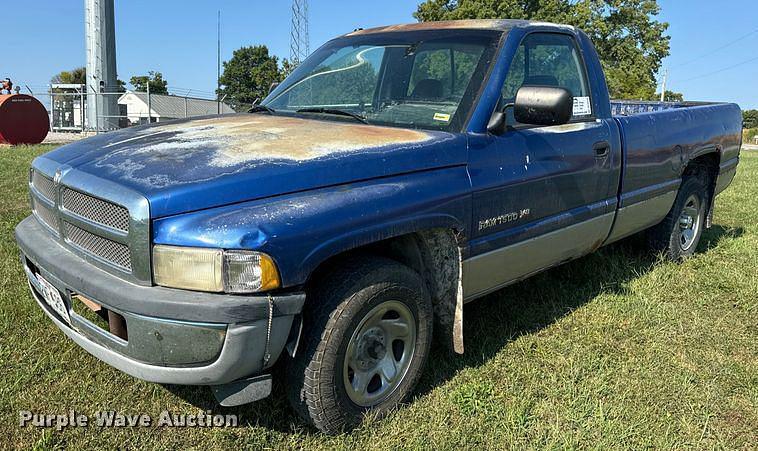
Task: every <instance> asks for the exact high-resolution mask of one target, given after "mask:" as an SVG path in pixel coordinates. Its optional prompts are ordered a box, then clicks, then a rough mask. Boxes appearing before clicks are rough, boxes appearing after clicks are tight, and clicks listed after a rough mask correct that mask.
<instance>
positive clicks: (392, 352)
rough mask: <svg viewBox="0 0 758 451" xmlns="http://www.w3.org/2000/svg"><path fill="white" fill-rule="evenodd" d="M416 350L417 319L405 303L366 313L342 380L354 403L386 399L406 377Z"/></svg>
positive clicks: (371, 403)
mask: <svg viewBox="0 0 758 451" xmlns="http://www.w3.org/2000/svg"><path fill="white" fill-rule="evenodd" d="M415 350H416V318H415V317H414V315H413V313H412V312H411V311H410V309H409V308H408V307H406V305H405V304H403V303H401V302H398V301H386V302H383V303H381V304H379V305H377V306H376V307H374V308H373V309H371V311H370V312H368V313H367V314H366V316H364V317H363V319H362V320H361V322H360V323H359V324H358V327H357V328H356V329H355V332H353V335H352V337H350V342H348V345H347V351H346V352H345V362H344V368H343V372H342V374H343V381H344V384H345V391H346V392H347V395H348V397H349V398H350V400H351V401H353V402H354V403H355V404H357V405H359V406H362V407H371V406H375V405H377V404H380V403H381V402H382V401H384V400H385V399H387V398H388V397H389V396H390V395H392V393H394V391H395V390H396V389H397V387H398V386H399V385H400V382H402V380H403V379H404V378H405V375H406V373H407V372H408V368H409V367H410V363H411V360H412V359H413V355H414V352H415Z"/></svg>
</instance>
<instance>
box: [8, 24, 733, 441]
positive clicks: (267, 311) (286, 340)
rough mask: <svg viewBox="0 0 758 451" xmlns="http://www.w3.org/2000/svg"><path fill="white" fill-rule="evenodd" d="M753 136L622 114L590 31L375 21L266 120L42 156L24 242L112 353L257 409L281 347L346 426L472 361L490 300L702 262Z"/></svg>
mask: <svg viewBox="0 0 758 451" xmlns="http://www.w3.org/2000/svg"><path fill="white" fill-rule="evenodd" d="M612 105H613V106H612ZM612 108H613V109H614V110H616V111H617V115H613V114H612ZM740 129H741V115H740V109H739V107H738V106H736V105H733V104H705V103H679V104H664V103H661V104H657V103H643V104H639V103H638V104H634V105H632V104H625V103H613V104H612V102H611V101H610V99H609V96H608V90H607V88H606V81H605V77H604V75H603V71H602V68H601V65H600V61H599V60H598V56H597V54H596V52H595V50H594V48H593V46H592V44H591V42H590V40H589V39H588V37H587V35H586V34H584V33H583V32H582V31H580V30H577V29H576V28H573V27H570V26H562V25H554V24H548V23H538V22H527V21H513V20H485V21H456V22H439V23H421V24H412V25H399V26H390V27H385V28H376V29H371V30H356V31H355V32H353V33H349V34H347V35H344V36H341V37H339V38H336V39H334V40H332V41H330V42H328V43H326V44H325V45H324V46H322V47H321V48H320V49H318V50H317V51H316V52H315V53H313V54H312V55H311V56H310V57H309V58H308V59H307V60H306V61H304V62H303V63H302V64H301V65H300V66H299V67H298V68H297V69H296V70H295V71H294V72H293V73H292V74H291V75H290V76H289V77H287V79H286V80H285V81H284V82H282V83H281V84H280V85H278V86H277V87H275V88H274V89H273V90H272V92H271V93H270V94H269V95H268V97H267V98H266V99H264V101H263V102H261V103H260V104H259V105H256V106H254V107H253V108H252V109H251V110H250V111H249V112H248V113H246V114H236V115H227V116H218V117H205V118H200V119H194V120H180V121H177V122H172V123H167V124H152V125H148V126H142V127H135V128H131V129H127V130H122V131H118V132H113V133H107V134H102V135H99V136H96V137H93V138H90V139H87V140H83V141H80V142H77V143H73V144H69V145H66V146H63V147H60V148H58V149H56V150H54V151H52V152H49V153H47V154H45V155H43V156H40V157H38V158H37V159H35V160H34V162H33V164H32V168H31V171H30V174H29V190H30V197H31V207H32V211H33V215H32V216H31V217H29V218H26V219H25V220H24V221H22V222H21V223H20V224H19V225H18V227H17V228H16V240H17V242H18V245H19V247H20V250H21V255H22V257H21V258H22V263H23V266H24V269H25V271H26V274H27V276H28V279H29V285H30V288H31V293H32V295H33V297H34V298H35V299H36V301H37V303H38V304H39V306H40V307H41V308H42V309H43V310H44V312H45V313H46V314H47V315H48V316H49V317H50V319H51V320H52V321H53V322H54V323H55V324H56V325H57V326H58V327H59V328H60V329H61V330H62V331H63V332H64V333H65V334H66V335H67V336H68V337H69V338H71V339H72V340H74V341H75V342H76V343H77V344H79V345H80V346H81V347H83V348H84V349H85V350H87V351H88V352H89V353H91V354H93V355H94V356H96V357H97V358H99V359H101V360H103V361H104V362H106V363H108V364H110V365H112V366H114V367H116V368H118V369H120V370H122V371H124V372H126V373H128V374H131V375H133V376H135V377H137V378H140V379H144V380H147V381H153V382H157V383H170V384H188V385H205V386H210V387H211V388H212V391H213V393H214V394H215V396H216V397H217V398H218V400H219V402H220V403H221V404H222V405H232V406H233V405H240V404H243V403H247V402H251V401H254V400H257V399H260V398H262V397H265V396H268V395H269V393H270V387H271V368H272V366H273V365H274V364H275V363H276V362H280V365H281V367H282V368H284V370H283V371H281V374H282V377H283V378H286V380H283V382H282V384H283V386H285V387H286V390H287V392H288V393H289V397H290V398H291V401H292V404H293V406H294V408H295V409H296V410H297V411H298V412H299V413H300V414H301V415H302V416H303V417H304V418H305V419H306V420H308V421H310V422H311V423H312V424H314V425H315V426H316V427H318V428H319V429H321V430H323V431H326V432H330V433H334V432H338V431H341V430H344V429H346V428H349V427H351V426H352V425H354V424H356V423H357V422H358V421H360V419H361V417H362V415H363V414H365V413H366V412H367V411H372V412H374V413H376V414H378V415H381V414H382V413H383V412H386V411H387V410H388V409H390V408H392V407H393V406H395V405H397V404H398V403H399V402H401V401H402V400H403V399H405V398H406V397H407V396H408V395H409V394H410V393H411V391H412V389H413V387H414V385H415V384H416V382H417V380H418V379H419V375H420V374H421V372H422V370H423V368H424V365H425V363H426V361H427V358H428V356H429V350H430V346H431V344H432V341H433V340H432V335H433V334H432V332H433V330H434V335H435V336H436V338H437V339H436V340H435V342H436V343H438V344H439V345H442V346H448V347H449V348H450V349H451V350H453V351H456V352H458V353H462V352H463V333H462V330H463V304H464V303H465V302H468V301H471V300H474V299H476V298H479V297H481V296H483V295H485V294H487V293H490V292H493V291H495V290H498V289H499V288H501V287H504V286H506V285H508V284H512V283H514V282H517V281H519V280H522V279H524V278H526V277H528V276H530V275H532V274H535V273H537V272H539V271H542V270H545V269H547V268H550V267H552V266H555V265H558V264H561V263H563V262H566V261H568V260H571V259H575V258H578V257H581V256H583V255H585V254H587V253H590V252H592V251H594V250H596V249H598V248H599V247H601V246H603V245H606V244H608V243H612V242H614V241H617V240H619V239H621V238H624V237H626V236H629V235H632V234H635V233H637V232H641V231H643V230H646V234H647V237H648V241H647V242H649V244H650V246H651V247H652V249H653V250H655V251H658V252H661V253H663V254H664V255H665V256H667V257H668V258H670V259H673V260H679V259H681V258H686V257H688V256H690V255H692V254H693V252H695V249H696V248H697V246H698V240H699V239H700V236H701V233H702V232H703V229H704V228H706V227H709V225H710V223H711V217H712V212H713V204H714V198H715V196H716V195H717V194H718V193H719V192H721V191H722V190H723V189H724V188H726V187H727V185H729V184H730V182H731V181H732V179H733V177H734V175H735V172H736V167H737V163H738V159H739V151H740V145H741V139H742V137H741V133H740ZM50 345H51V346H54V344H50ZM276 374H279V373H278V372H277V373H276Z"/></svg>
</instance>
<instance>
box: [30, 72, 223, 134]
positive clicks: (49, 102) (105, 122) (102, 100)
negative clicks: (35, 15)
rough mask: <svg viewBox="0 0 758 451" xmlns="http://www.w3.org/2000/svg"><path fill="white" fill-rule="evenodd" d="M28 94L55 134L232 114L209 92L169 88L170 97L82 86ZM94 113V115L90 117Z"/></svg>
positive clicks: (65, 86)
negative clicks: (43, 110) (45, 114)
mask: <svg viewBox="0 0 758 451" xmlns="http://www.w3.org/2000/svg"><path fill="white" fill-rule="evenodd" d="M26 88H27V90H28V91H29V92H30V93H31V94H32V95H33V96H34V97H36V98H37V99H38V100H39V101H40V102H42V104H43V105H45V108H46V109H47V111H48V115H49V117H50V130H51V131H52V132H58V133H88V134H89V133H103V132H108V131H112V130H118V129H122V128H126V127H131V126H134V125H141V124H147V123H155V122H165V121H169V120H175V119H183V118H191V117H198V116H209V115H217V114H229V113H234V112H235V110H234V109H233V108H232V107H231V106H229V105H228V104H226V103H224V101H223V99H217V98H216V97H215V94H214V93H212V92H209V91H201V90H193V89H182V88H174V89H172V88H169V93H170V94H153V93H148V92H137V91H126V92H97V91H94V90H92V89H90V90H87V89H85V86H84V85H70V84H66V85H62V84H59V85H51V86H48V87H46V88H47V89H45V90H44V91H42V90H40V89H35V90H33V89H32V88H29V87H28V86H27V87H26ZM90 113H93V114H90Z"/></svg>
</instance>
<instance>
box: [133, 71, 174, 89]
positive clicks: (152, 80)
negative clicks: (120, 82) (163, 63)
mask: <svg viewBox="0 0 758 451" xmlns="http://www.w3.org/2000/svg"><path fill="white" fill-rule="evenodd" d="M129 83H131V85H132V86H134V90H135V91H138V92H146V91H147V86H148V84H149V85H150V94H168V81H166V80H164V79H163V74H162V73H160V72H155V71H152V70H151V71H150V72H148V73H147V75H135V76H134V77H132V78H130V79H129Z"/></svg>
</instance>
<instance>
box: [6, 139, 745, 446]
mask: <svg viewBox="0 0 758 451" xmlns="http://www.w3.org/2000/svg"><path fill="white" fill-rule="evenodd" d="M46 150H49V147H27V148H2V149H0V193H2V195H1V196H0V250H1V251H2V254H1V255H2V257H1V258H0V274H1V275H2V277H1V278H0V283H2V286H1V288H2V290H1V291H0V369H1V370H2V373H1V374H2V375H1V376H0V412H1V413H2V418H0V444H2V443H4V444H6V445H10V446H15V447H18V448H31V447H38V448H42V449H46V448H63V447H65V448H85V447H86V448H93V447H103V448H106V449H110V448H115V447H130V448H145V449H151V448H163V449H182V448H188V447H192V448H198V449H217V448H231V449H234V448H261V447H271V448H288V447H292V448H307V449H327V448H334V447H338V448H358V447H365V448H377V449H379V448H381V449H385V448H441V449H445V448H461V449H465V448H462V447H475V448H480V447H486V448H511V449H513V448H519V449H520V448H596V449H607V448H626V449H628V448H635V449H639V448H643V447H653V448H677V449H678V448H730V449H755V447H756V444H757V443H758V310H757V308H756V307H757V306H758V269H757V267H758V153H750V152H744V153H743V158H742V163H741V165H740V167H739V175H738V177H737V179H736V180H735V182H734V184H733V185H732V186H731V187H730V188H729V189H728V190H727V191H726V192H725V193H723V194H722V196H720V197H719V199H718V203H717V208H716V217H715V224H716V225H715V227H714V228H713V229H711V230H709V231H708V232H707V233H706V234H705V235H704V239H703V241H702V242H701V245H700V249H699V252H698V254H697V255H696V257H695V258H692V259H690V260H688V261H687V262H685V263H683V264H672V263H666V262H662V261H659V260H657V259H656V258H655V257H653V256H650V255H649V254H648V253H646V252H644V251H643V250H640V249H639V246H637V244H638V243H635V240H634V239H632V240H627V241H625V242H622V243H619V244H616V245H612V246H610V247H608V248H605V249H602V250H601V251H599V252H598V253H596V254H593V255H591V256H588V257H585V258H582V259H580V260H577V261H575V262H572V263H569V264H567V265H564V266H562V267H560V268H557V269H554V270H551V271H548V272H546V273H543V274H541V275H539V276H536V277H534V278H532V279H530V280H528V281H526V282H523V283H520V284H518V285H515V286H512V287H510V288H508V289H505V290H503V291H500V292H498V293H496V294H493V295H491V296H488V297H487V298H486V299H483V300H481V301H479V302H476V303H474V304H471V305H468V306H467V307H466V309H465V339H466V355H465V356H463V357H456V356H452V355H448V354H446V353H445V352H443V351H441V350H435V351H433V355H432V358H431V359H430V361H429V363H428V367H427V369H426V372H425V375H424V377H423V379H422V381H421V384H420V387H419V388H418V390H417V392H416V396H415V398H414V399H413V400H412V401H411V402H410V403H408V404H407V405H405V406H403V407H401V408H400V409H398V410H397V411H396V412H394V413H393V414H391V415H390V416H389V417H388V418H386V419H384V420H382V421H374V420H371V419H368V420H366V421H365V422H364V424H363V425H362V426H361V427H360V428H358V429H357V430H355V431H354V432H352V433H350V434H345V435H342V436H338V437H328V436H324V435H322V434H320V433H318V432H316V431H314V430H313V429H310V428H308V427H307V426H305V425H304V423H303V422H302V421H300V420H299V419H298V418H297V417H296V416H295V415H294V414H293V413H292V412H291V411H290V410H289V408H288V405H287V403H286V401H285V399H284V396H283V393H282V391H283V390H282V387H281V386H279V385H275V388H274V394H273V396H272V397H270V398H269V399H266V400H264V401H261V402H259V403H256V404H253V405H250V406H246V407H243V408H236V409H225V408H218V407H216V406H215V403H214V401H213V398H212V396H211V395H210V394H209V392H208V391H207V390H206V389H204V388H190V387H163V386H160V385H155V384H149V383H145V382H141V381H138V380H136V379H133V378H131V377H130V376H127V375H125V374H123V373H120V372H118V371H116V370H114V369H112V368H110V367H108V366H107V365H105V364H103V363H101V362H99V361H98V360H96V359H95V358H93V357H91V356H89V355H88V354H87V353H86V352H84V351H83V350H81V349H79V348H78V347H77V346H75V345H74V344H73V343H72V342H71V341H69V340H67V339H65V338H64V336H63V334H62V333H61V332H60V331H58V330H57V329H56V327H55V326H54V325H53V324H52V323H51V322H50V321H48V320H47V318H46V317H45V316H44V315H43V313H42V312H41V311H40V310H39V309H38V308H37V306H36V305H35V303H34V302H33V300H32V299H31V297H30V296H29V294H28V293H27V288H26V282H25V280H24V275H23V272H22V270H21V267H20V265H19V262H18V253H17V250H16V247H15V245H14V242H13V227H14V226H15V225H16V224H17V223H18V222H19V221H20V220H21V219H23V218H24V217H25V216H26V215H27V214H28V213H29V212H28V207H27V194H26V187H25V180H26V178H27V168H28V165H29V162H30V161H31V159H32V158H33V157H34V156H35V155H38V154H40V153H42V152H44V151H46ZM69 409H75V410H76V411H77V412H81V413H84V414H88V415H94V413H95V412H96V411H100V410H118V411H120V412H123V413H129V414H134V413H147V414H151V415H153V416H156V417H157V415H158V414H159V413H160V412H161V411H162V410H165V409H168V410H170V411H172V412H176V413H197V412H198V411H200V410H204V409H213V410H214V411H217V412H220V413H236V414H238V415H239V417H240V427H238V428H230V429H179V428H151V429H111V428H108V429H98V428H96V427H90V428H88V429H67V430H64V431H63V432H56V431H54V430H49V429H37V428H30V427H27V428H24V429H22V428H20V427H19V426H18V411H19V410H31V411H34V412H41V413H56V414H63V413H66V412H68V410H69ZM0 447H2V446H0Z"/></svg>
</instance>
